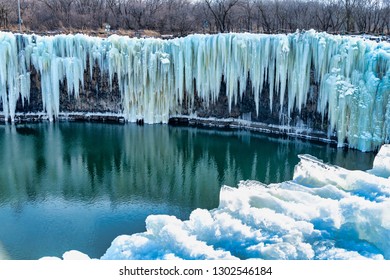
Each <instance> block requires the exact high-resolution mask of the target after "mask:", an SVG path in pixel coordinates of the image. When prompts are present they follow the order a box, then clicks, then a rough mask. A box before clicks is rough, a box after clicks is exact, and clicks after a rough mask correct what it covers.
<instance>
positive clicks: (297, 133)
mask: <svg viewBox="0 0 390 280" xmlns="http://www.w3.org/2000/svg"><path fill="white" fill-rule="evenodd" d="M57 120H58V121H70V122H72V121H82V122H100V123H120V124H124V123H126V122H127V121H126V119H125V116H124V115H123V114H118V113H109V112H107V113H93V112H61V113H59V114H58V119H57ZM2 121H4V116H3V115H1V114H0V122H2ZM37 122H49V119H48V117H47V115H46V114H45V113H43V112H42V113H17V114H16V115H15V119H14V123H15V124H16V125H18V124H25V123H37ZM136 123H139V124H143V122H142V120H137V121H136ZM164 124H165V123H164ZM168 124H170V125H185V126H200V127H209V128H229V129H238V130H240V129H244V130H249V131H253V132H261V133H266V134H274V135H284V136H291V137H297V138H299V139H306V140H311V141H319V142H323V143H331V144H334V145H337V138H336V136H335V135H333V136H330V135H328V134H326V133H324V132H322V131H318V130H313V129H311V128H309V127H305V126H301V127H296V126H287V125H272V124H266V123H261V122H252V121H249V120H243V119H241V118H225V119H221V118H214V117H209V118H202V117H197V116H195V115H191V116H186V115H174V116H171V117H170V118H169V120H168ZM345 146H347V145H345Z"/></svg>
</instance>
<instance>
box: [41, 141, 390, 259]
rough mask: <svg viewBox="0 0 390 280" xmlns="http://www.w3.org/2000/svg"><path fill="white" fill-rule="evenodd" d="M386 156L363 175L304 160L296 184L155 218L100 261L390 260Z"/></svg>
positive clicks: (386, 151) (236, 191)
mask: <svg viewBox="0 0 390 280" xmlns="http://www.w3.org/2000/svg"><path fill="white" fill-rule="evenodd" d="M389 155H390V145H383V146H382V148H381V149H380V151H379V153H378V155H377V157H376V159H375V161H374V166H373V169H372V170H368V171H366V172H364V171H350V170H347V169H344V168H341V167H337V166H332V165H329V164H326V163H323V162H322V161H321V160H318V159H317V158H315V157H312V156H309V155H302V156H300V159H301V161H300V163H299V164H298V165H297V166H296V168H295V172H294V178H293V179H292V180H291V181H287V182H283V183H280V184H270V185H264V184H262V183H260V182H256V181H241V182H240V183H239V184H238V188H232V187H228V186H224V187H223V188H222V189H221V192H220V204H219V207H218V208H216V209H213V210H210V211H207V210H204V209H196V210H194V211H193V212H192V214H191V216H190V218H189V220H186V221H182V220H179V219H177V218H176V217H174V216H168V215H151V216H149V217H148V218H147V219H146V229H147V230H146V231H145V232H143V233H137V234H133V235H130V236H128V235H122V236H118V237H117V238H116V239H114V241H113V242H112V245H111V247H109V248H108V250H107V252H106V253H105V254H104V255H103V256H102V258H101V259H117V260H118V259H249V258H259V259H277V260H284V259H390V214H389V211H388V210H389V209H390V165H389V160H390V156H389ZM43 259H52V258H43ZM55 259H58V258H55ZM63 259H89V257H88V256H87V255H85V254H82V253H80V252H77V251H69V252H66V253H65V254H64V256H63Z"/></svg>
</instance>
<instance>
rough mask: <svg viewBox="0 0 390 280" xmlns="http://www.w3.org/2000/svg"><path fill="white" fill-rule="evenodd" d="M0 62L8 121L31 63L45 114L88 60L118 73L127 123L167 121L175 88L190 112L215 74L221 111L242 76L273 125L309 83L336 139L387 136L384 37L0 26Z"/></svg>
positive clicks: (209, 98)
mask: <svg viewBox="0 0 390 280" xmlns="http://www.w3.org/2000/svg"><path fill="white" fill-rule="evenodd" d="M0 60H1V62H2V63H1V65H0V96H1V100H2V103H3V109H4V112H3V114H4V115H5V117H6V119H8V117H10V118H11V120H12V121H13V120H14V117H15V107H16V102H17V100H18V99H19V98H20V97H21V96H22V97H23V98H22V100H23V101H24V98H25V99H27V101H28V100H29V98H30V75H31V72H32V71H33V70H34V69H35V71H37V72H38V73H39V74H40V77H41V78H40V80H41V84H40V88H41V92H42V101H43V104H44V110H45V112H46V113H47V115H48V118H49V119H50V120H53V119H54V118H55V117H57V116H58V114H59V93H60V91H59V87H60V84H62V83H64V82H65V81H66V86H67V91H68V94H70V95H71V94H73V95H74V96H75V97H76V98H77V97H78V96H79V94H80V92H82V90H83V88H84V82H85V81H84V72H85V71H89V72H90V73H92V71H93V67H94V66H96V67H98V68H100V70H101V71H102V72H106V73H108V75H107V77H108V82H109V84H110V85H111V86H112V83H113V80H114V77H117V78H118V83H119V89H120V92H121V95H122V102H123V114H124V116H125V118H126V120H128V121H131V122H135V121H136V120H137V119H144V121H145V123H160V122H162V123H166V122H168V119H169V116H170V115H175V114H177V113H180V108H181V107H182V106H183V105H184V104H183V102H184V100H185V99H184V96H185V93H187V97H188V98H187V99H186V102H187V104H186V105H187V106H188V108H189V113H192V111H193V105H194V90H196V92H197V94H198V95H199V96H200V97H201V98H202V99H203V100H204V101H205V102H206V104H210V103H212V102H214V101H215V100H216V99H217V97H218V94H219V92H220V81H221V78H222V77H223V79H224V81H225V82H226V95H227V97H228V100H229V108H231V106H232V105H233V104H235V103H236V102H238V100H239V99H240V98H241V97H242V95H243V94H245V85H246V82H247V80H248V77H250V79H251V81H252V86H253V92H254V100H255V102H256V109H257V111H258V110H259V102H260V95H261V94H262V91H263V88H264V87H265V86H268V87H269V100H270V102H271V109H272V104H273V103H275V102H277V103H278V107H279V116H280V118H281V122H284V123H282V125H289V124H290V120H291V113H292V112H293V111H294V110H298V111H301V110H302V109H303V108H304V107H305V106H306V104H307V101H308V99H309V95H310V85H311V84H313V83H316V84H317V85H318V87H319V92H318V96H317V95H316V96H314V98H316V104H317V111H318V112H319V113H320V114H321V115H322V117H323V120H324V121H326V122H328V123H329V124H330V127H331V128H330V131H329V134H335V135H336V136H337V138H338V144H339V146H342V145H344V143H345V141H347V142H348V145H349V146H350V147H352V148H357V149H360V150H362V151H369V150H374V149H376V148H378V147H380V145H381V144H383V143H388V142H389V141H390V45H389V44H388V43H385V42H382V43H376V42H373V41H369V40H365V39H364V38H359V37H347V36H345V37H343V36H334V35H329V34H326V33H316V32H314V31H307V32H304V33H294V34H288V35H284V34H278V35H263V34H218V35H190V36H187V37H184V38H175V39H171V40H160V39H131V38H128V37H121V36H117V35H112V36H110V37H108V38H107V39H103V38H94V37H90V36H86V35H81V34H77V35H57V36H45V37H41V36H36V35H20V34H19V35H18V34H17V35H15V34H11V33H6V32H0ZM88 61H89V62H90V63H89V64H88ZM88 65H89V69H86V68H87V66H88ZM313 75H314V80H313V79H312V76H313ZM91 76H92V75H91ZM102 77H103V76H102ZM195 81H196V82H195ZM284 103H286V104H287V106H284ZM286 115H287V119H286V120H284V116H286Z"/></svg>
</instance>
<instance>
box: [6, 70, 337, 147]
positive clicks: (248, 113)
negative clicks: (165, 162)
mask: <svg viewBox="0 0 390 280" xmlns="http://www.w3.org/2000/svg"><path fill="white" fill-rule="evenodd" d="M87 69H88V67H87ZM108 81H109V79H108V77H107V73H101V72H100V70H99V68H98V67H94V71H93V75H92V77H91V76H90V74H89V71H86V72H85V73H84V87H82V85H80V94H79V96H78V98H76V97H75V96H74V94H73V93H68V92H67V86H66V80H65V81H64V82H63V83H62V84H61V89H60V112H61V113H60V115H59V118H60V119H61V118H64V119H68V120H77V121H82V120H84V121H110V122H112V121H113V122H124V119H123V117H120V116H118V117H115V116H109V117H108V116H107V113H112V114H119V115H120V114H121V113H122V111H123V104H122V97H121V93H120V90H119V86H118V81H117V78H116V77H114V81H113V83H112V86H111V87H110V85H109V82H108ZM190 94H194V97H195V98H194V104H193V105H192V106H189V105H188V102H187V101H186V99H185V100H184V101H183V104H182V107H181V112H179V113H180V114H181V115H183V118H184V120H183V119H181V120H180V119H178V118H174V119H172V120H170V123H174V124H176V123H183V122H184V123H187V124H188V123H190V124H195V125H197V124H200V123H202V125H210V126H225V127H226V126H230V127H237V126H238V127H242V124H238V123H237V122H234V121H233V122H229V121H226V119H231V118H232V119H238V120H240V119H241V120H246V121H250V125H246V126H245V128H247V129H253V130H261V131H267V132H274V133H278V134H289V133H291V134H294V135H298V136H303V137H307V136H310V137H312V136H315V137H316V138H318V139H325V138H327V139H328V140H329V139H330V137H332V135H327V129H328V124H327V122H326V121H325V122H324V121H323V119H325V120H326V119H327V118H326V116H325V118H323V116H321V115H320V114H319V113H318V112H317V109H316V108H317V104H316V100H317V97H318V85H316V84H315V83H314V82H313V81H312V86H311V89H310V94H309V95H308V96H309V97H308V100H307V103H306V106H304V107H303V108H302V109H301V111H300V112H299V111H298V110H297V109H294V110H293V111H292V112H291V114H290V118H289V117H288V116H287V107H288V104H287V97H285V98H284V100H285V102H284V104H283V106H282V107H281V106H280V103H279V100H280V97H279V96H277V95H276V94H275V95H274V98H273V99H274V100H273V105H272V110H271V108H270V98H269V87H268V85H267V84H265V85H264V88H263V91H262V93H261V96H260V101H259V110H258V113H257V112H256V104H255V100H254V94H253V91H252V84H251V81H250V80H248V82H247V84H246V85H245V89H244V92H243V94H242V95H241V96H240V97H239V98H238V100H237V101H236V102H235V101H233V104H232V105H231V108H230V111H229V100H228V97H227V96H226V84H225V83H224V81H223V77H221V90H220V94H219V96H218V99H217V100H216V102H214V103H213V102H211V101H210V102H209V106H207V105H206V102H205V100H202V99H201V98H199V97H198V95H197V93H196V92H194V93H190ZM286 94H287V91H286ZM187 97H188V96H187ZM1 107H2V102H0V109H2V108H1ZM280 110H282V113H281V114H280ZM16 112H17V115H18V118H17V119H16V121H40V120H43V119H45V117H44V114H43V115H42V113H43V112H44V107H43V102H42V94H41V89H40V76H39V73H37V72H36V71H34V70H33V71H32V73H31V91H30V99H29V100H23V102H22V99H21V98H19V100H18V102H17V109H16ZM89 113H92V115H91V114H89ZM34 114H40V115H39V116H33V117H32V116H31V115H34ZM99 114H100V115H99ZM192 114H195V115H196V116H197V117H198V118H202V119H203V121H202V120H199V119H198V120H196V121H194V120H193V121H188V119H185V118H186V117H185V116H190V115H192ZM207 118H216V119H220V120H221V121H222V120H223V121H222V123H218V121H217V122H216V123H213V122H209V121H205V120H204V119H207ZM139 121H140V122H142V120H139ZM333 138H334V137H333Z"/></svg>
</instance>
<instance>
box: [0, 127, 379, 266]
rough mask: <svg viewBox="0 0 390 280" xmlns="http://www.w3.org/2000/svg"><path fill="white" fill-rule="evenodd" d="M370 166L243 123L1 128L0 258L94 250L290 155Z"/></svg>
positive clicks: (182, 213)
mask: <svg viewBox="0 0 390 280" xmlns="http://www.w3.org/2000/svg"><path fill="white" fill-rule="evenodd" d="M303 153H308V154H311V155H314V156H316V157H319V158H321V159H323V160H324V161H325V162H330V163H332V164H336V165H340V166H343V167H346V168H349V169H362V170H365V169H370V168H371V167H372V162H373V159H374V156H375V154H374V153H361V152H358V151H354V150H349V151H347V150H343V149H337V148H335V147H331V146H330V145H326V144H316V143H313V142H308V141H302V140H297V139H281V138H275V137H270V136H268V135H262V134H258V133H251V132H246V131H221V130H211V129H200V128H189V127H172V126H167V125H153V126H148V125H145V126H136V125H132V124H126V125H112V124H93V123H54V124H53V123H41V124H34V125H33V124H29V125H18V126H13V125H2V126H0V158H1V161H0V259H1V258H11V259H38V258H40V257H43V256H58V257H61V256H62V254H63V253H64V252H65V251H67V250H71V249H75V250H80V251H82V252H84V253H87V254H88V255H89V256H91V257H100V256H102V255H103V254H104V253H105V251H106V249H107V248H108V247H109V246H110V244H111V241H112V240H113V239H114V238H115V237H116V236H118V235H121V234H132V233H136V232H141V231H144V230H145V218H146V217H147V216H148V215H150V214H169V215H175V216H177V217H178V218H180V219H187V218H188V216H189V214H190V213H191V211H192V210H194V209H195V208H207V209H212V208H215V207H217V206H218V199H219V190H220V187H221V186H222V185H224V184H226V185H230V186H235V185H236V184H237V183H238V182H239V181H240V180H246V179H252V180H258V181H261V182H264V183H267V184H268V183H272V182H281V181H285V180H289V179H291V178H292V175H293V170H294V166H295V165H296V164H297V163H298V157H297V155H298V154H303Z"/></svg>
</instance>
